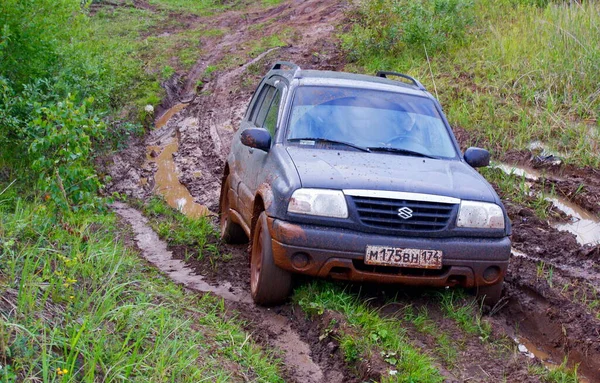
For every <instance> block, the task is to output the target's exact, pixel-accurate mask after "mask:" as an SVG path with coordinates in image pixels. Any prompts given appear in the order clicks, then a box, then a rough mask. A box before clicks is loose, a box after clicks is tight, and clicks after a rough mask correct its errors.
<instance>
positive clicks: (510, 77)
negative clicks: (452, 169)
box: [341, 0, 600, 168]
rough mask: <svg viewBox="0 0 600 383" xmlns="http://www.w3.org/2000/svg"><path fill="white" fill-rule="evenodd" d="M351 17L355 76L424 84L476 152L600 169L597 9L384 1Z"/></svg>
mask: <svg viewBox="0 0 600 383" xmlns="http://www.w3.org/2000/svg"><path fill="white" fill-rule="evenodd" d="M382 14H385V15H386V17H385V18H381V17H379V15H382ZM351 18H352V20H353V21H354V26H353V27H352V28H351V29H350V30H349V31H348V32H346V33H344V34H342V36H341V38H342V41H343V46H344V48H345V49H346V51H347V52H348V54H349V56H350V57H351V58H352V59H353V60H354V64H352V65H351V66H350V67H351V68H354V69H355V70H361V71H362V70H366V71H367V72H374V71H376V70H381V69H386V70H398V71H401V72H406V73H408V74H411V75H413V76H415V77H417V78H419V79H420V80H421V81H422V82H423V83H424V84H425V85H426V87H427V88H428V89H429V90H430V91H431V92H432V93H436V94H438V95H439V99H440V102H441V103H442V105H443V106H444V108H445V111H446V113H447V115H448V118H449V120H450V123H451V124H452V125H453V126H458V127H461V128H463V129H464V130H465V131H466V132H467V133H468V134H469V136H470V137H469V140H468V141H469V142H470V143H471V144H473V145H476V144H478V145H481V146H484V147H488V148H489V149H491V150H492V151H493V154H494V155H495V157H499V158H502V155H503V153H506V152H507V151H509V150H515V149H516V150H527V149H528V147H529V146H530V145H531V144H532V143H534V142H541V143H542V144H543V145H544V146H545V147H546V149H547V151H549V152H555V153H557V154H558V155H559V156H560V157H561V158H563V159H564V161H565V162H567V163H570V164H574V165H577V166H585V165H590V166H593V167H596V168H597V167H599V166H600V155H599V154H598V153H600V150H599V141H600V138H599V135H598V133H599V131H600V128H599V122H598V121H599V114H600V89H599V88H598V83H600V77H599V76H600V71H599V65H600V64H599V63H600V50H598V49H597V47H598V46H599V45H600V33H599V31H600V8H599V5H598V4H597V3H596V2H581V3H579V2H562V1H556V2H555V1H529V0H504V1H478V2H471V1H469V0H443V1H423V2H410V1H403V0H402V1H390V0H382V1H373V2H361V3H360V4H359V6H358V8H357V9H356V10H355V11H354V12H353V13H352V14H351ZM428 59H429V60H428Z"/></svg>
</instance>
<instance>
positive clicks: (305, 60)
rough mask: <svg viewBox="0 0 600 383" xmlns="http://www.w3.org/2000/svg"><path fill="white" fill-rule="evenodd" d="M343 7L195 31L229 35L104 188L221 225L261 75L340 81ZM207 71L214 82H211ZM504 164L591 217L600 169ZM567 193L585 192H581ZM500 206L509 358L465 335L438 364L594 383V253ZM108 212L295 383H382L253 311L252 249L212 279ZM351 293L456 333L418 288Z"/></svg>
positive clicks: (243, 16) (257, 14) (287, 11)
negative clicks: (334, 73)
mask: <svg viewBox="0 0 600 383" xmlns="http://www.w3.org/2000/svg"><path fill="white" fill-rule="evenodd" d="M347 6H348V5H347V3H345V2H340V1H333V0H327V1H316V0H308V1H298V0H296V1H284V2H282V3H281V5H279V6H276V7H272V8H268V9H264V8H261V7H260V6H254V8H253V7H249V8H248V9H246V10H244V11H239V10H236V11H229V12H226V13H223V14H219V15H216V16H212V17H211V18H205V19H199V20H197V21H196V25H198V26H202V27H203V28H207V29H208V28H213V29H214V28H220V29H227V30H229V31H230V32H229V33H226V34H224V35H223V36H219V37H210V38H208V37H207V38H204V39H203V40H202V42H201V43H202V46H203V52H207V53H206V54H203V55H202V56H201V57H200V58H199V60H198V61H197V62H196V64H195V65H194V66H193V68H192V69H191V70H190V71H189V72H188V73H185V74H183V73H180V74H177V75H175V76H174V77H173V78H172V79H171V80H170V81H168V82H167V83H165V87H166V88H168V92H167V93H168V97H167V99H165V100H164V102H163V110H161V111H160V112H161V113H159V116H158V118H157V119H156V129H155V130H153V131H151V132H149V134H148V135H147V136H146V137H145V138H144V139H143V140H139V141H137V142H131V144H130V146H129V148H128V149H126V150H124V151H122V152H120V153H118V154H116V155H115V156H114V157H113V158H112V161H111V164H110V166H108V170H107V171H108V173H110V174H111V176H112V178H113V180H114V181H113V183H112V184H111V185H109V190H111V191H117V192H120V193H124V194H127V195H129V196H133V197H136V198H141V199H144V198H147V197H148V196H150V195H152V194H153V193H154V192H158V193H160V194H162V195H164V196H165V199H166V200H167V201H168V202H169V204H171V205H172V206H173V207H175V208H178V209H180V210H181V211H183V212H185V213H186V214H192V215H194V214H195V215H204V214H209V215H210V214H213V213H216V212H217V209H218V196H219V191H220V184H221V176H222V172H223V165H224V161H225V157H226V155H227V152H228V150H229V147H230V144H231V138H232V135H233V133H234V131H235V129H236V126H237V124H238V122H239V120H240V119H241V117H242V115H243V113H244V112H245V107H246V105H247V103H248V101H249V99H250V97H251V96H252V92H253V90H254V87H255V86H256V84H257V83H258V81H259V79H260V77H261V75H263V74H264V73H266V71H267V70H268V68H269V66H270V65H271V64H272V62H273V61H275V60H286V61H294V62H296V63H298V64H299V65H300V66H301V67H303V68H314V69H333V70H339V69H342V68H343V66H344V64H345V61H344V58H343V55H342V54H341V53H340V52H339V49H338V44H337V42H336V41H335V38H334V37H333V36H334V31H335V30H336V28H337V27H338V26H340V25H341V24H342V23H343V22H344V17H345V16H344V11H345V9H346V7H347ZM290 30H291V31H292V32H291V33H290V32H289V31H290ZM284 32H285V33H287V34H288V35H291V37H290V39H289V45H288V46H284V47H277V48H268V47H267V48H265V50H264V51H263V52H262V53H259V54H256V52H254V51H253V50H252V44H251V43H252V42H253V41H257V40H260V38H261V37H263V36H269V35H273V34H282V33H284ZM232 57H234V58H236V60H231V58H232ZM232 61H233V62H234V63H235V64H234V65H231V64H230V62H232ZM209 66H210V67H215V68H218V70H217V71H216V72H214V73H211V74H210V75H206V69H207V68H208V67H209ZM199 80H201V82H202V85H201V86H199V85H198V84H199ZM457 133H458V134H457V136H458V139H459V141H460V142H461V144H462V145H463V146H467V145H468V144H469V142H470V137H468V135H466V134H465V133H464V131H461V130H458V131H457ZM502 160H504V161H507V162H508V163H512V164H515V165H519V164H520V165H528V166H531V167H536V168H538V169H539V171H540V172H541V173H542V178H541V179H539V178H538V179H535V180H532V182H534V183H535V182H537V183H539V184H540V185H542V184H543V185H548V184H547V183H546V181H545V180H550V181H549V182H550V183H552V184H554V185H555V187H556V189H557V190H558V192H559V194H560V196H561V197H563V198H565V199H566V200H567V201H568V202H569V203H571V204H574V205H575V206H576V207H577V208H581V209H583V212H584V213H585V214H588V215H589V217H591V219H596V220H597V219H598V215H597V214H598V213H599V212H600V204H599V203H598V202H599V201H598V199H597V196H598V195H600V181H599V180H600V177H599V176H598V173H597V170H594V169H575V168H571V167H564V166H563V167H560V166H559V167H556V166H547V165H545V164H535V163H534V156H532V155H531V154H528V153H523V152H519V153H512V154H511V153H509V154H507V155H506V156H505V158H502ZM582 184H583V185H584V188H583V189H582V187H581V186H580V185H582ZM544 187H546V186H544ZM575 187H577V190H584V192H583V193H575V192H574V189H575ZM505 204H506V206H507V209H508V212H509V215H510V218H511V220H512V222H513V232H514V235H513V246H514V252H513V257H512V259H511V264H510V267H509V273H508V275H507V278H506V288H505V298H504V300H503V302H502V304H501V305H500V306H499V307H496V308H494V309H493V310H492V314H493V315H491V316H489V317H488V320H489V321H490V322H491V324H492V326H493V330H494V334H496V335H497V336H498V337H504V338H508V339H514V340H515V343H514V344H513V346H514V347H515V350H517V351H516V353H515V354H514V357H513V358H511V359H510V360H499V359H498V358H497V357H496V356H495V355H494V353H493V352H492V351H490V350H488V349H486V347H485V346H484V345H483V344H482V343H481V342H480V340H479V339H477V337H471V336H465V337H464V338H463V340H462V342H461V347H460V356H461V357H460V358H459V360H458V361H456V362H455V364H454V365H453V366H444V365H440V366H439V368H440V371H442V373H443V374H444V375H445V376H446V380H447V381H468V380H470V381H488V382H496V381H502V380H504V379H506V380H507V381H511V382H535V381H538V379H539V378H537V377H536V376H533V375H531V374H530V373H529V372H528V369H527V366H529V365H530V364H531V363H532V360H533V359H532V357H537V359H538V360H539V361H541V362H544V363H545V364H546V365H547V366H549V367H551V368H552V367H553V366H556V365H558V364H560V363H561V362H562V360H563V358H564V357H565V356H568V357H569V361H570V363H571V365H574V364H575V363H576V364H579V371H580V372H581V373H582V374H583V375H584V376H585V378H583V379H582V381H600V307H598V306H595V304H594V303H593V302H595V301H598V302H600V293H599V291H600V266H598V265H600V247H599V246H598V244H597V243H593V242H589V243H582V242H581V240H579V241H578V237H577V236H576V235H574V234H572V233H569V232H568V231H563V230H560V226H559V225H560V224H565V225H566V224H568V222H569V219H571V220H572V219H573V214H572V213H569V212H566V213H565V214H564V216H565V217H566V218H564V221H563V222H545V221H542V220H540V219H538V218H536V216H535V214H534V213H533V211H531V210H529V209H527V208H525V207H522V206H518V205H515V204H513V203H512V202H511V201H505ZM114 209H115V211H116V212H117V213H118V214H119V215H120V216H121V217H122V219H123V220H124V221H125V222H127V223H128V224H129V225H131V227H132V229H133V231H134V233H135V236H136V243H137V246H138V247H139V248H140V250H141V253H142V255H143V256H144V257H145V258H146V259H147V260H148V261H149V262H150V263H152V264H154V265H155V266H156V267H157V268H159V269H160V270H162V271H163V272H164V273H165V274H166V275H167V276H168V277H169V278H171V279H173V280H174V281H175V282H177V283H180V284H182V285H184V286H186V288H188V289H190V290H193V291H201V292H210V293H214V294H216V295H218V296H221V297H223V298H224V299H225V300H226V302H227V306H228V307H230V308H232V309H235V310H237V311H238V312H239V313H240V315H241V316H242V318H244V319H246V320H247V322H248V323H249V325H248V326H249V328H248V330H249V331H251V332H252V334H253V336H254V337H255V338H256V339H258V340H259V341H260V342H262V343H263V344H265V345H268V346H269V347H273V348H275V349H276V350H279V351H278V352H281V356H282V359H283V360H284V362H285V365H286V366H287V371H286V374H287V378H288V379H289V380H290V381H296V382H352V381H362V380H363V379H375V380H378V378H379V377H380V376H381V374H384V373H387V370H386V369H387V368H388V366H386V365H385V363H376V361H373V364H374V365H373V366H371V365H370V366H368V367H366V368H364V369H361V368H358V369H357V368H355V367H356V366H354V367H352V366H348V365H347V364H346V363H345V362H344V358H343V355H341V352H340V351H339V350H338V345H337V344H336V341H335V339H322V337H321V333H322V330H323V328H322V327H323V326H324V324H323V323H320V322H319V321H315V322H311V321H309V320H308V319H306V318H305V317H304V315H302V314H300V313H299V312H300V310H295V309H294V307H293V306H292V305H291V304H288V305H284V306H280V307H276V308H273V309H272V310H269V309H263V308H259V307H256V306H255V305H253V304H252V302H251V299H250V297H249V295H248V291H249V283H248V281H249V270H248V260H247V248H246V246H237V247H236V246H228V247H227V248H226V251H227V252H229V253H231V254H232V256H233V260H232V261H231V262H229V263H228V264H227V266H226V267H222V268H219V270H220V271H219V272H216V273H215V272H210V271H207V268H206V265H204V264H202V263H201V262H195V261H193V260H192V261H188V262H184V261H183V257H182V256H180V255H178V254H177V252H172V251H171V249H169V248H168V247H167V245H166V244H165V243H163V242H162V241H160V240H159V239H158V237H157V236H156V234H155V233H154V232H153V231H152V229H151V228H150V227H149V226H148V225H147V223H146V221H145V218H144V217H143V216H142V215H141V214H140V213H139V212H138V211H136V210H134V209H132V208H130V207H128V206H127V205H124V204H115V206H114ZM586 217H587V215H586ZM596 234H597V233H595V234H594V233H592V238H594V237H593V235H596ZM359 289H360V291H361V294H362V296H364V297H365V300H366V301H368V302H370V304H371V305H373V307H375V308H377V309H380V310H381V313H382V314H383V315H389V316H393V315H397V312H398V310H397V308H398V307H406V306H409V305H410V306H413V307H417V308H419V307H424V308H426V309H428V310H429V312H430V313H432V316H433V318H434V319H435V321H436V323H437V325H438V326H439V327H440V328H442V329H444V330H445V331H448V332H450V333H454V332H456V333H460V329H458V328H456V324H455V323H453V322H452V321H450V320H449V319H447V318H445V317H444V315H443V313H441V312H440V309H439V307H436V306H435V305H432V303H431V302H430V300H429V299H428V297H427V295H426V294H425V295H423V294H422V293H421V291H420V290H417V291H413V290H411V289H401V288H397V287H396V288H394V287H388V286H386V287H383V286H374V287H369V288H364V289H363V288H362V286H360V287H359ZM390 296H396V297H397V298H396V299H397V303H396V305H397V306H398V307H396V309H393V308H390V306H389V304H387V303H386V302H388V301H389V297H390ZM407 331H408V334H409V335H410V336H411V339H413V340H414V343H415V344H416V345H417V346H418V347H420V348H421V349H422V350H423V352H426V353H432V352H433V351H431V350H432V349H434V348H435V342H434V340H433V339H432V338H431V337H429V336H426V335H423V334H421V333H419V332H418V331H416V330H415V329H411V328H408V329H407ZM517 345H518V347H517ZM538 363H539V362H538ZM373 370H376V371H373Z"/></svg>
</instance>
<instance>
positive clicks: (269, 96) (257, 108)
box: [250, 85, 275, 126]
mask: <svg viewBox="0 0 600 383" xmlns="http://www.w3.org/2000/svg"><path fill="white" fill-rule="evenodd" d="M274 94H275V88H274V87H273V86H271V85H265V86H264V87H263V88H262V90H261V92H260V94H259V95H258V99H257V100H256V104H255V105H254V108H253V109H252V114H251V115H250V121H251V122H252V123H254V125H256V126H262V124H263V123H264V121H265V117H266V115H267V112H268V110H269V106H270V105H271V101H272V100H273V95H274Z"/></svg>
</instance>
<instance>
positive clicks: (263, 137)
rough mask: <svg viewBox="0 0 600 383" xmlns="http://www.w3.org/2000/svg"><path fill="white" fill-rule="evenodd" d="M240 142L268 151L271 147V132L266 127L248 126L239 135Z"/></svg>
mask: <svg viewBox="0 0 600 383" xmlns="http://www.w3.org/2000/svg"><path fill="white" fill-rule="evenodd" d="M240 140H241V141H242V144H244V145H246V146H248V147H250V148H256V149H260V150H263V151H265V152H268V151H269V149H271V134H270V133H269V131H268V130H266V129H261V128H248V129H246V130H244V131H243V132H242V135H241V136H240Z"/></svg>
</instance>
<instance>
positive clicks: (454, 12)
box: [342, 0, 473, 61]
mask: <svg viewBox="0 0 600 383" xmlns="http://www.w3.org/2000/svg"><path fill="white" fill-rule="evenodd" d="M354 19H355V20H354V23H353V24H354V25H353V27H352V29H351V30H350V31H349V32H348V33H345V34H343V35H342V46H343V47H344V49H345V50H347V51H348V53H349V54H350V57H351V58H353V59H355V60H359V61H360V60H364V59H367V58H369V57H371V56H377V55H379V56H381V55H388V56H397V55H414V54H416V55H418V56H424V55H425V51H424V49H423V47H425V48H426V49H427V52H428V53H429V54H432V53H434V52H438V51H443V50H445V49H446V48H447V46H448V45H449V44H450V43H453V42H458V43H460V42H463V41H464V40H465V37H466V31H467V28H468V26H469V25H471V23H472V20H473V4H472V2H471V1H470V0H420V1H410V0H375V1H362V2H360V3H359V5H358V8H357V9H356V10H355V15H354Z"/></svg>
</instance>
